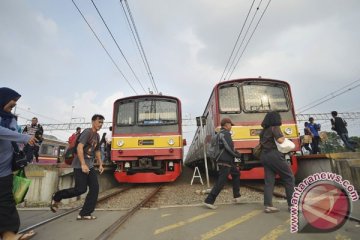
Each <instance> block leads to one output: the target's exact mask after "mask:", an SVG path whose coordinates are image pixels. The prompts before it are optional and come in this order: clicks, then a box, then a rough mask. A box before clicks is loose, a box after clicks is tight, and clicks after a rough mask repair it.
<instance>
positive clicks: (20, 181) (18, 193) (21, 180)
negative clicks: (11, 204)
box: [12, 168, 31, 204]
mask: <svg viewBox="0 0 360 240" xmlns="http://www.w3.org/2000/svg"><path fill="white" fill-rule="evenodd" d="M30 183H31V180H30V179H28V178H26V175H25V170H24V169H23V168H22V169H20V170H19V171H18V172H17V174H16V175H15V176H14V178H13V189H12V191H13V195H14V199H15V203H16V204H19V203H22V202H23V201H24V199H25V196H26V194H27V192H28V190H29V187H30Z"/></svg>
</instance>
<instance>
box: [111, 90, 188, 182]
mask: <svg viewBox="0 0 360 240" xmlns="http://www.w3.org/2000/svg"><path fill="white" fill-rule="evenodd" d="M181 120H182V119H181V102H180V100H179V99H177V98H175V97H171V96H163V95H141V96H132V97H126V98H121V99H118V100H116V101H115V103H114V110H113V125H112V146H111V160H112V161H113V162H114V163H115V164H116V165H117V169H116V171H115V173H114V175H115V178H116V180H117V181H118V182H127V183H150V182H171V181H175V180H176V179H177V178H178V177H179V176H180V174H181V172H182V161H183V154H184V152H183V146H184V143H185V140H183V137H182V121H181Z"/></svg>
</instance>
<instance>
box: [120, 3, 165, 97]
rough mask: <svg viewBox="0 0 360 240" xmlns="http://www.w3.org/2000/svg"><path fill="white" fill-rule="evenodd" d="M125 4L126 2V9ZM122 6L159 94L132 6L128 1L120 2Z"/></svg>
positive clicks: (148, 72) (155, 89) (152, 82)
mask: <svg viewBox="0 0 360 240" xmlns="http://www.w3.org/2000/svg"><path fill="white" fill-rule="evenodd" d="M123 2H125V5H126V9H125V7H124V4H123ZM120 4H121V7H122V9H123V12H124V15H125V18H126V21H127V23H128V25H129V28H130V31H131V34H132V36H133V38H134V41H135V43H136V47H137V49H138V51H139V54H140V57H141V60H142V62H143V64H144V66H145V69H146V72H147V74H148V76H149V79H150V83H151V85H152V87H153V89H154V91H155V92H156V93H158V89H157V86H156V83H155V80H154V77H153V74H152V71H151V68H150V65H149V61H148V60H147V57H146V54H145V50H144V47H143V45H142V42H141V39H140V35H139V33H138V31H137V27H136V24H135V20H134V17H133V14H132V13H131V9H130V6H129V4H128V2H127V1H126V0H120ZM129 18H130V19H129Z"/></svg>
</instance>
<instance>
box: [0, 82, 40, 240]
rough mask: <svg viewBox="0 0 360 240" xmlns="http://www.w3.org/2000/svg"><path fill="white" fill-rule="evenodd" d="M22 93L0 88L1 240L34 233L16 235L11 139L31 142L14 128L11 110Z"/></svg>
mask: <svg viewBox="0 0 360 240" xmlns="http://www.w3.org/2000/svg"><path fill="white" fill-rule="evenodd" d="M20 97H21V95H20V94H19V93H17V92H16V91H14V90H12V89H10V88H5V87H2V88H0V238H1V239H3V240H13V239H19V240H26V239H30V238H31V237H33V236H34V235H35V232H34V231H29V232H26V233H24V234H17V232H18V231H19V227H20V218H19V214H18V211H17V209H16V203H15V200H14V196H13V192H12V189H13V176H14V175H13V172H12V159H13V152H14V150H13V146H12V143H11V142H17V143H28V144H29V145H34V144H35V142H36V139H35V137H34V136H29V135H26V134H21V133H19V132H18V131H17V122H16V116H15V115H14V114H12V113H11V110H12V109H13V108H14V107H15V106H16V102H17V101H18V100H19V98H20Z"/></svg>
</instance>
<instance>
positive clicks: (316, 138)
mask: <svg viewBox="0 0 360 240" xmlns="http://www.w3.org/2000/svg"><path fill="white" fill-rule="evenodd" d="M319 143H320V137H319V136H314V137H313V139H312V143H311V149H312V153H313V154H318V153H320V148H319Z"/></svg>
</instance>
